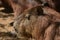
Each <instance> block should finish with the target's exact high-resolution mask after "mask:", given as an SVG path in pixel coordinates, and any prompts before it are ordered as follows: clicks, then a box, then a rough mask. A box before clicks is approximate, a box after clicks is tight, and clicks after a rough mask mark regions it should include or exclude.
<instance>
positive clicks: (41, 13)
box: [37, 6, 43, 16]
mask: <svg viewBox="0 0 60 40" xmlns="http://www.w3.org/2000/svg"><path fill="white" fill-rule="evenodd" d="M37 15H38V16H40V15H43V9H42V8H41V7H40V6H38V7H37Z"/></svg>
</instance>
